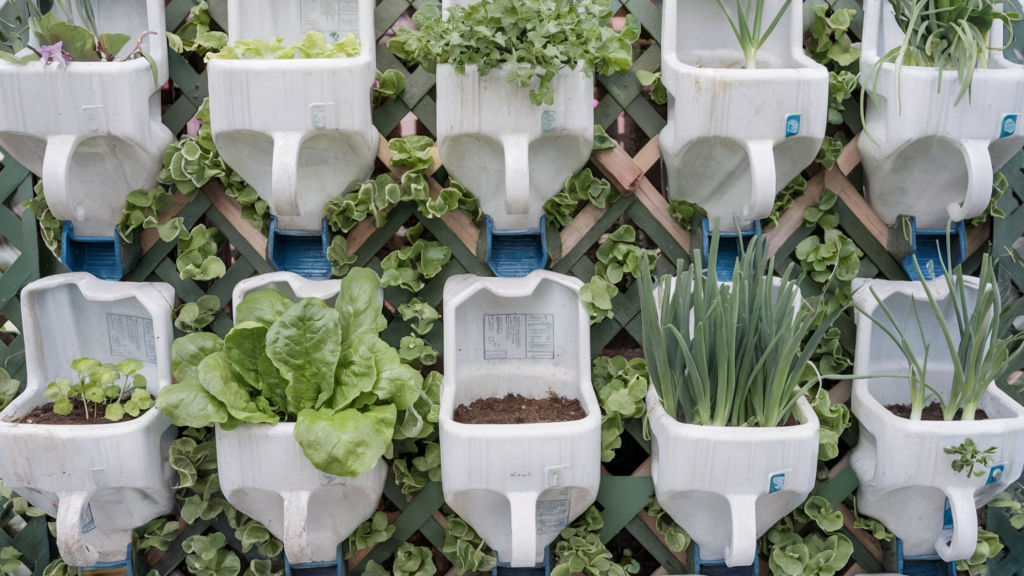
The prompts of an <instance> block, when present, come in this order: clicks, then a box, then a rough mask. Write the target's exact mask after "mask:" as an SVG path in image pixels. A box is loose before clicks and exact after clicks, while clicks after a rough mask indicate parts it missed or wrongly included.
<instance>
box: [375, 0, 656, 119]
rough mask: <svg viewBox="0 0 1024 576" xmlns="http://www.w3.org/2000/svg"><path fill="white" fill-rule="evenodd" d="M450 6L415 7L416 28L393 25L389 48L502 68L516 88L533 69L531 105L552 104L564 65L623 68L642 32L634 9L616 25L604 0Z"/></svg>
mask: <svg viewBox="0 0 1024 576" xmlns="http://www.w3.org/2000/svg"><path fill="white" fill-rule="evenodd" d="M447 12H448V15H447V17H446V18H442V16H441V10H440V9H439V8H438V6H437V5H436V4H424V5H423V6H421V7H420V8H419V10H417V11H416V13H415V14H414V15H413V20H415V21H416V24H417V29H415V30H413V29H409V28H400V29H398V30H397V31H396V34H395V36H394V38H392V39H391V40H389V41H388V48H390V49H391V52H393V53H394V54H395V56H398V57H399V58H401V59H402V60H404V61H406V62H410V63H413V64H419V65H421V66H423V67H424V68H425V69H426V70H427V71H428V72H430V73H435V72H436V69H437V65H438V64H453V65H454V66H455V70H456V72H458V73H460V74H462V73H464V72H465V68H466V66H470V65H476V66H477V67H478V71H479V73H480V75H481V76H486V75H487V74H488V73H489V72H490V71H491V69H492V68H504V69H506V70H507V74H508V76H507V78H508V81H509V82H514V83H516V84H517V85H518V86H520V87H521V88H531V84H532V83H533V79H534V77H537V78H538V79H539V85H538V86H537V87H536V88H531V90H530V101H531V102H533V104H534V105H535V106H541V105H546V106H552V105H554V96H555V95H554V91H553V90H552V88H551V81H552V80H553V79H554V78H555V75H556V74H558V71H559V70H561V69H562V68H571V69H576V67H577V65H579V64H580V63H582V65H581V67H582V70H583V73H584V74H586V75H587V76H588V77H589V76H592V75H593V74H594V72H597V73H598V74H602V75H608V74H614V73H615V72H626V71H627V70H629V67H630V66H631V65H632V63H633V50H632V43H633V42H635V41H636V40H637V39H638V38H639V37H640V21H639V20H638V19H637V18H636V17H635V16H633V15H632V14H630V15H629V16H627V17H626V22H625V26H624V27H623V29H622V30H621V31H617V30H614V29H612V28H611V27H610V26H608V23H609V22H610V21H611V18H612V11H611V9H610V8H609V2H608V0H579V1H576V2H571V1H569V0H558V1H557V2H546V1H544V0H482V1H481V2H477V3H475V4H471V5H469V6H459V5H455V6H451V7H449V8H448V9H447Z"/></svg>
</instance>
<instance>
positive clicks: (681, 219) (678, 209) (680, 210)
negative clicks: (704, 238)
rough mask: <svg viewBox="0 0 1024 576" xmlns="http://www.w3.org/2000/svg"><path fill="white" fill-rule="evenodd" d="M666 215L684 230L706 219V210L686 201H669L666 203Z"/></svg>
mask: <svg viewBox="0 0 1024 576" xmlns="http://www.w3.org/2000/svg"><path fill="white" fill-rule="evenodd" d="M668 215H669V216H671V217H672V219H673V220H675V221H676V222H678V223H679V225H680V226H682V227H683V228H684V229H686V230H690V229H691V228H693V223H694V221H699V220H703V219H704V218H706V217H707V215H708V212H707V210H705V209H703V208H701V207H700V206H697V205H696V204H694V203H693V202H687V201H686V200H670V201H669V203H668Z"/></svg>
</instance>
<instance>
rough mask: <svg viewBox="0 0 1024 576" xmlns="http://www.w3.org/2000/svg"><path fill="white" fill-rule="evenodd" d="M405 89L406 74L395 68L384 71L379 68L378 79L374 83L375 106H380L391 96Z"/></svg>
mask: <svg viewBox="0 0 1024 576" xmlns="http://www.w3.org/2000/svg"><path fill="white" fill-rule="evenodd" d="M403 90H405V75H404V74H402V73H401V72H399V71H398V70H396V69H394V68H391V69H389V70H386V71H384V72H383V73H382V72H381V71H380V70H377V80H376V82H374V85H373V107H374V108H377V107H379V106H380V105H381V104H383V103H384V102H385V101H386V100H388V99H389V98H393V97H395V96H397V95H398V94H401V93H402V91H403Z"/></svg>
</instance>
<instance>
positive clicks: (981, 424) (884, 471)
mask: <svg viewBox="0 0 1024 576" xmlns="http://www.w3.org/2000/svg"><path fill="white" fill-rule="evenodd" d="M964 282H965V284H966V286H967V290H968V294H967V295H968V299H973V298H974V297H975V295H976V294H977V290H978V279H977V278H973V277H965V278H964ZM869 287H873V288H874V290H875V292H876V293H877V294H878V296H879V298H881V299H882V301H883V302H885V305H886V306H887V307H888V308H889V310H890V311H891V312H892V314H893V316H894V317H895V318H896V320H897V321H898V322H902V329H903V330H904V333H905V334H906V336H907V338H908V340H910V341H911V343H912V344H913V345H914V349H915V350H916V352H917V354H918V357H919V358H923V357H924V340H923V339H922V338H921V334H920V332H919V331H918V329H917V320H916V319H915V316H914V311H913V308H909V306H910V305H911V300H912V299H913V300H916V301H917V305H918V308H919V311H920V315H921V323H922V325H923V327H924V333H925V334H927V335H928V336H927V338H928V342H930V344H931V355H930V356H929V358H928V385H929V386H931V387H933V388H935V389H936V390H938V391H939V392H940V393H942V394H943V395H944V397H948V395H949V391H950V386H951V383H952V379H953V378H952V375H953V364H952V360H951V359H950V357H949V352H948V349H947V347H946V342H945V339H944V337H943V335H942V330H941V329H940V328H939V324H938V321H937V319H936V318H935V316H934V314H932V311H931V308H930V307H929V306H928V298H927V296H926V295H925V293H924V288H922V286H921V284H920V283H919V282H896V281H888V280H866V281H865V280H859V281H855V283H854V288H855V290H856V292H855V294H854V298H855V301H856V302H857V304H858V305H859V306H860V307H862V308H863V309H864V310H866V311H867V312H868V313H869V314H871V315H872V316H873V317H875V318H877V319H879V320H881V321H882V322H883V323H885V324H888V320H887V319H886V316H885V314H884V312H883V311H882V309H881V307H879V306H878V303H877V302H876V301H875V298H874V297H873V296H872V295H871V294H870V292H869V291H868V290H869ZM929 288H930V289H931V291H932V294H934V295H935V298H936V299H937V300H939V305H940V306H941V308H942V311H943V315H944V316H945V318H946V322H947V323H949V324H950V325H951V326H953V327H954V330H955V326H956V316H955V312H954V310H953V309H952V307H951V306H950V305H949V301H948V296H949V291H948V289H947V288H946V281H945V279H941V278H940V279H937V280H932V281H930V283H929ZM970 305H971V306H973V304H970ZM890 329H891V328H890ZM953 339H954V342H958V341H959V339H960V337H959V333H958V332H953ZM907 370H908V365H907V361H906V358H905V357H904V356H903V353H902V352H900V351H899V349H898V348H897V347H896V346H894V345H893V342H892V340H891V339H890V338H889V336H887V335H886V334H885V333H884V332H882V330H881V329H880V328H878V327H877V326H875V324H874V323H873V322H871V320H870V319H868V318H867V317H865V316H864V315H863V314H861V313H860V312H858V313H857V354H856V357H855V358H854V361H853V373H854V374H858V375H868V374H903V373H906V372H907ZM909 403H910V384H909V383H908V382H907V380H906V379H896V378H877V379H874V378H873V379H866V380H858V381H855V382H854V384H853V400H852V403H851V408H852V410H853V414H854V415H855V416H856V417H857V420H858V422H860V440H859V441H858V443H857V446H856V447H854V449H853V452H852V453H851V454H850V465H851V466H853V470H854V471H855V472H856V473H857V478H858V479H859V480H860V487H859V488H858V490H857V509H858V510H859V511H860V512H862V513H863V514H865V515H866V516H870V517H872V518H875V519H877V520H879V521H880V522H882V523H883V524H885V526H886V527H887V528H888V529H889V530H891V531H892V532H893V533H894V534H896V536H897V537H898V538H900V539H902V540H903V553H904V554H905V555H906V556H922V555H928V554H935V553H936V552H938V554H939V556H940V557H941V558H942V560H944V561H946V562H952V561H954V560H963V559H966V558H970V557H971V555H972V554H973V553H974V548H975V546H976V544H977V540H978V518H977V508H979V507H980V506H984V505H985V504H987V503H988V502H989V501H990V500H992V498H994V497H995V496H996V494H998V493H1000V492H1002V491H1003V490H1005V489H1006V488H1007V487H1008V486H1009V485H1010V484H1011V483H1012V482H1013V481H1014V480H1016V479H1017V478H1018V477H1019V476H1020V475H1021V470H1022V467H1024V407H1021V406H1020V405H1018V404H1017V403H1016V402H1014V401H1013V400H1011V399H1010V397H1009V396H1007V395H1006V393H1004V392H1003V391H1002V390H1000V389H999V388H998V387H996V386H995V384H994V383H993V384H992V385H990V386H989V388H988V391H987V392H986V394H985V396H983V397H982V399H981V402H980V403H979V404H978V408H980V409H983V410H985V412H986V413H987V414H988V417H989V419H988V420H981V421H977V420H976V421H969V422H962V421H953V422H942V421H938V422H935V421H927V422H926V421H912V420H909V419H906V418H901V417H898V416H896V415H894V414H893V413H892V412H890V411H889V409H888V408H886V406H889V405H892V404H909ZM967 438H970V439H972V440H974V442H975V443H976V444H977V445H978V447H979V449H981V450H985V449H987V448H989V447H992V446H994V447H995V448H996V453H995V455H994V456H993V458H992V460H993V464H992V466H990V467H988V468H987V469H986V468H985V467H979V469H980V470H984V472H985V474H984V475H983V476H981V477H972V478H969V477H968V476H967V473H966V471H963V472H960V473H956V472H954V471H953V469H952V467H951V463H952V462H953V460H955V459H956V456H953V455H950V454H945V453H943V448H950V447H955V446H959V445H960V444H961V443H962V442H963V441H964V440H966V439H967Z"/></svg>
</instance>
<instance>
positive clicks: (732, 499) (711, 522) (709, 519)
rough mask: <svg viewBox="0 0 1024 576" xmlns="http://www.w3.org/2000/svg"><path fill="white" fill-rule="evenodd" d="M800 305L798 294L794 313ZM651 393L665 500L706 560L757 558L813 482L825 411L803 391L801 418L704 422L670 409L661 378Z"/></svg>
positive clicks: (655, 461)
mask: <svg viewBox="0 0 1024 576" xmlns="http://www.w3.org/2000/svg"><path fill="white" fill-rule="evenodd" d="M780 282H781V280H780V279H778V278H776V279H774V284H775V286H776V289H777V288H778V285H779V283H780ZM723 284H726V285H731V284H732V283H731V282H724V283H723ZM671 286H673V288H674V286H675V278H673V279H672V284H671ZM800 305H801V302H800V299H799V298H798V299H797V300H796V301H795V302H794V313H795V312H796V310H797V309H798V308H799V306H800ZM691 320H692V314H691ZM646 401H647V409H648V419H649V421H650V426H651V459H652V461H651V477H652V480H653V481H654V491H655V494H656V495H657V497H658V503H659V504H661V507H662V508H663V509H665V511H666V512H668V513H669V515H670V516H671V517H672V519H673V520H675V522H676V523H677V524H679V525H680V526H682V527H683V529H684V530H686V532H687V533H688V534H689V535H690V537H691V538H693V541H694V542H696V543H697V544H698V545H699V546H700V557H701V560H711V561H714V560H723V559H724V560H725V563H726V565H728V566H730V567H732V566H750V565H751V564H753V563H754V562H756V561H757V539H758V538H760V537H761V536H763V535H764V534H765V533H766V532H767V531H768V530H769V529H770V528H771V527H772V526H774V525H775V523H776V522H778V521H779V520H780V519H781V518H782V517H783V516H785V515H786V514H789V513H790V512H792V511H793V509H794V508H796V507H797V506H799V505H800V504H801V503H803V501H804V500H806V499H807V496H808V495H809V494H810V493H811V490H813V489H814V480H815V477H814V476H815V472H816V470H817V465H818V428H819V424H818V416H817V415H816V414H815V413H814V410H813V409H812V408H811V406H810V404H809V403H808V402H807V400H806V398H800V399H799V400H798V401H797V410H796V411H794V413H793V416H794V417H795V418H796V419H797V420H798V421H799V422H800V424H799V425H795V426H777V427H771V428H754V427H725V426H697V425H694V424H686V423H683V422H679V421H678V420H675V419H674V418H672V417H671V416H669V415H668V412H666V411H665V408H664V406H662V404H661V398H660V397H658V392H657V389H655V387H654V386H650V387H649V388H648V391H647V399H646ZM780 484H781V485H780Z"/></svg>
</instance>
